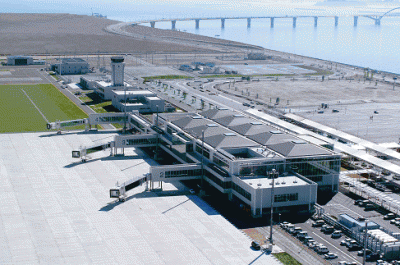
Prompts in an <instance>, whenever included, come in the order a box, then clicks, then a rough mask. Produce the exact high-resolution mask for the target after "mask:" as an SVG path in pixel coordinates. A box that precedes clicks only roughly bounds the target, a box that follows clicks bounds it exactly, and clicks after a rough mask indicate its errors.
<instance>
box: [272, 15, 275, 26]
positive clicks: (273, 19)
mask: <svg viewBox="0 0 400 265" xmlns="http://www.w3.org/2000/svg"><path fill="white" fill-rule="evenodd" d="M274 21H275V18H274V17H271V28H273V27H274Z"/></svg>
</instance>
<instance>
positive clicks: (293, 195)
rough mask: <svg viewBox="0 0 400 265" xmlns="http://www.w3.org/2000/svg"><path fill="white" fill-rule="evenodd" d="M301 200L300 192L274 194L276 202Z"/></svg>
mask: <svg viewBox="0 0 400 265" xmlns="http://www.w3.org/2000/svg"><path fill="white" fill-rule="evenodd" d="M297 200H299V194H298V193H291V194H278V195H275V196H274V202H289V201H297Z"/></svg>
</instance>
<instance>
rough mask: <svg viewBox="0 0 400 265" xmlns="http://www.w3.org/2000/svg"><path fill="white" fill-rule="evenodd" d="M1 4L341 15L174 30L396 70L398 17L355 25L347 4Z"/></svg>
mask: <svg viewBox="0 0 400 265" xmlns="http://www.w3.org/2000/svg"><path fill="white" fill-rule="evenodd" d="M0 4H1V6H2V12H17V13H42V12H43V13H72V14H86V15H90V14H91V13H100V14H103V15H107V17H108V18H110V19H115V20H119V21H125V22H128V21H144V20H151V19H172V18H194V17H230V16H240V17H245V16H273V15H275V16H286V15H287V16H292V15H315V14H319V15H324V14H325V15H341V17H340V19H339V25H338V26H337V27H335V26H334V18H319V19H318V26H317V27H314V19H313V18H298V19H297V26H296V28H293V26H292V19H291V18H282V19H275V25H274V28H271V27H270V20H269V19H253V20H252V22H251V27H250V28H247V21H246V20H245V19H240V20H239V19H238V20H230V19H227V20H226V21H225V28H224V29H222V28H221V21H220V20H202V21H200V28H199V29H195V22H194V21H178V22H177V24H176V29H177V30H181V31H186V32H190V33H194V34H201V35H205V36H210V37H217V38H224V39H228V40H233V41H239V42H244V43H249V44H253V45H258V46H262V47H265V48H267V49H272V50H278V51H284V52H290V53H294V54H299V55H305V56H310V57H314V58H320V59H324V60H331V61H336V62H341V63H346V64H351V65H357V66H360V67H369V68H371V69H377V70H380V71H387V72H392V73H397V74H400V66H399V65H400V64H399V61H400V34H398V33H399V32H400V17H398V18H390V17H385V18H383V19H382V22H381V25H380V26H376V25H375V24H374V21H373V20H371V19H368V18H365V17H360V18H359V20H358V26H357V27H354V26H353V17H352V16H348V17H343V15H349V14H352V13H354V12H362V11H363V10H355V9H354V8H351V7H348V8H323V9H315V8H314V7H313V6H312V5H305V6H303V7H301V6H300V7H299V5H297V6H296V7H294V6H293V5H290V4H286V5H281V6H272V5H270V4H268V3H265V2H262V1H244V0H243V1H239V0H232V1H227V0H224V1H213V2H210V1H201V0H199V1H195V2H192V1H185V2H183V1H180V0H168V1H167V0H163V1H155V0H150V1H143V2H142V1H128V0H80V1H78V0H70V1H64V0H52V1H48V0H24V1H21V2H20V3H19V2H18V1H16V2H12V3H9V2H6V1H5V0H0ZM399 5H400V4H399ZM393 7H394V6H376V7H372V8H369V11H376V12H378V13H382V12H384V11H385V10H389V9H390V8H393ZM364 12H365V10H364ZM0 15H1V13H0ZM144 25H147V26H150V25H149V24H144ZM156 27H157V28H162V29H170V28H171V23H170V22H157V23H156Z"/></svg>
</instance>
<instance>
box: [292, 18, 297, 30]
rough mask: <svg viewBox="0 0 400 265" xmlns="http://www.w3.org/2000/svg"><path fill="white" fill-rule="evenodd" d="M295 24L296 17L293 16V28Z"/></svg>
mask: <svg viewBox="0 0 400 265" xmlns="http://www.w3.org/2000/svg"><path fill="white" fill-rule="evenodd" d="M296 24H297V17H293V28H295V27H296Z"/></svg>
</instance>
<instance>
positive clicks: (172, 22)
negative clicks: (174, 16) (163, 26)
mask: <svg viewBox="0 0 400 265" xmlns="http://www.w3.org/2000/svg"><path fill="white" fill-rule="evenodd" d="M175 25H176V20H172V21H171V29H172V30H175Z"/></svg>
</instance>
